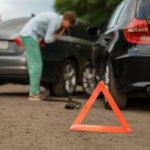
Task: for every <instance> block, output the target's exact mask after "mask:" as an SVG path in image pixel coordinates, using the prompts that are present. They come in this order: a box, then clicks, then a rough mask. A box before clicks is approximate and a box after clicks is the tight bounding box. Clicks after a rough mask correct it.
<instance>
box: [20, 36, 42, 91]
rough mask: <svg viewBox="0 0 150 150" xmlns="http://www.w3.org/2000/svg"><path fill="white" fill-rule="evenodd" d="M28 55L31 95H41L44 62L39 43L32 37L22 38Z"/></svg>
mask: <svg viewBox="0 0 150 150" xmlns="http://www.w3.org/2000/svg"><path fill="white" fill-rule="evenodd" d="M21 41H22V43H23V45H24V47H25V50H26V54H27V64H28V73H29V83H30V94H40V82H41V75H42V69H43V62H42V56H41V50H40V47H39V43H38V42H37V41H36V40H34V39H33V38H32V37H30V36H27V37H21Z"/></svg>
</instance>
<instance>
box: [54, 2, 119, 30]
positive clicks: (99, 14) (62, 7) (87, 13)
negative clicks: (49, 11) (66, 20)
mask: <svg viewBox="0 0 150 150" xmlns="http://www.w3.org/2000/svg"><path fill="white" fill-rule="evenodd" d="M120 1H121V0H56V3H55V8H56V11H57V12H59V13H63V12H64V11H67V10H72V11H74V12H75V13H76V15H77V16H78V18H81V19H83V20H85V21H87V22H89V23H91V24H92V25H95V26H99V27H103V25H104V24H106V22H107V20H108V19H109V17H110V16H111V14H112V11H113V10H114V8H115V7H116V5H117V4H118V3H120Z"/></svg>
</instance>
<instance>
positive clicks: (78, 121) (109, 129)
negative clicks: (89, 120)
mask: <svg viewBox="0 0 150 150" xmlns="http://www.w3.org/2000/svg"><path fill="white" fill-rule="evenodd" d="M101 92H102V93H103V94H104V96H105V97H106V99H107V101H108V103H109V104H110V107H111V108H112V110H113V111H114V113H115V115H116V116H117V118H118V120H119V122H120V123H121V125H122V126H117V127H114V126H96V125H81V122H82V120H83V119H84V117H85V116H86V115H87V113H88V111H89V109H90V108H91V107H92V105H93V103H94V102H95V100H96V99H97V97H98V96H99V94H100V93H101ZM71 130H78V131H91V132H92V131H93V132H100V133H103V132H114V133H132V130H131V128H130V127H129V125H128V123H127V121H126V120H125V118H124V117H123V115H122V113H121V111H120V110H119V108H118V106H117V104H116V103H115V101H114V99H113V98H112V96H111V94H110V93H109V91H108V89H107V88H106V86H105V84H104V82H103V81H101V82H100V83H99V84H98V86H97V87H96V89H95V90H94V92H93V94H92V95H91V97H90V98H89V100H88V101H87V103H86V104H85V106H84V107H83V109H82V110H81V112H80V114H79V115H78V117H77V119H76V120H75V122H74V123H73V125H72V126H71Z"/></svg>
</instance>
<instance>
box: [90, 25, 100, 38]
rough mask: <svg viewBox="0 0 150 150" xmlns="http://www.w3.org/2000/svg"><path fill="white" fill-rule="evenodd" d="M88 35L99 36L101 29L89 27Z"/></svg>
mask: <svg viewBox="0 0 150 150" xmlns="http://www.w3.org/2000/svg"><path fill="white" fill-rule="evenodd" d="M87 31H88V34H89V35H94V36H96V35H99V34H100V29H99V28H98V27H89V28H87Z"/></svg>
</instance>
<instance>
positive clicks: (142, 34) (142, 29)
mask: <svg viewBox="0 0 150 150" xmlns="http://www.w3.org/2000/svg"><path fill="white" fill-rule="evenodd" d="M124 35H125V38H126V40H127V41H128V42H130V43H134V44H150V37H149V29H148V24H147V21H146V20H140V19H136V18H135V19H134V20H133V21H132V22H131V23H130V24H129V25H128V26H127V27H126V29H125V30H124Z"/></svg>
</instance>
